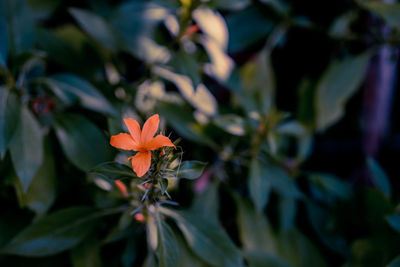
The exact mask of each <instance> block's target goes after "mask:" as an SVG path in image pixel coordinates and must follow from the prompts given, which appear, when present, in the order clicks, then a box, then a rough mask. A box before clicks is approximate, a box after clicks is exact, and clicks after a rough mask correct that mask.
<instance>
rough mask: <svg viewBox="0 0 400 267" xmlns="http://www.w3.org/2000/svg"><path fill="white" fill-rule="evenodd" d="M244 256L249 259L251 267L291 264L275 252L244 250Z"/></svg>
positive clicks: (283, 266)
mask: <svg viewBox="0 0 400 267" xmlns="http://www.w3.org/2000/svg"><path fill="white" fill-rule="evenodd" d="M244 257H245V258H246V259H247V262H248V263H249V267H264V266H270V267H290V266H291V265H290V264H289V263H288V262H286V261H284V260H282V259H280V258H278V257H277V256H275V255H273V254H269V253H266V252H264V251H257V250H252V251H246V252H244Z"/></svg>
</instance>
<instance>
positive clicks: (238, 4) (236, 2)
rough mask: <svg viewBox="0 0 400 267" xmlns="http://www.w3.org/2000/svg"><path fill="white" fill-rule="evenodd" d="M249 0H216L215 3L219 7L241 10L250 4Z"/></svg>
mask: <svg viewBox="0 0 400 267" xmlns="http://www.w3.org/2000/svg"><path fill="white" fill-rule="evenodd" d="M250 2H251V1H249V0H214V1H213V4H214V5H215V7H216V8H218V9H227V10H241V9H243V8H245V7H246V6H248V5H249V4H250Z"/></svg>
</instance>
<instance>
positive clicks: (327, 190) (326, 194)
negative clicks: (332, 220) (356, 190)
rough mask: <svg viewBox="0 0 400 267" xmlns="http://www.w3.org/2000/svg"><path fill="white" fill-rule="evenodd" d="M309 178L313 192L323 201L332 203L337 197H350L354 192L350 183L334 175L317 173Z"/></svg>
mask: <svg viewBox="0 0 400 267" xmlns="http://www.w3.org/2000/svg"><path fill="white" fill-rule="evenodd" d="M308 178H309V180H310V182H311V186H310V189H311V192H312V194H313V195H314V197H315V198H317V199H319V200H321V201H323V202H326V203H332V202H333V201H334V200H336V199H348V198H350V197H351V196H352V194H353V190H352V188H351V186H350V184H348V183H347V182H345V181H342V180H341V179H340V178H338V177H336V176H334V175H331V174H323V173H315V174H312V175H310V176H309V177H308Z"/></svg>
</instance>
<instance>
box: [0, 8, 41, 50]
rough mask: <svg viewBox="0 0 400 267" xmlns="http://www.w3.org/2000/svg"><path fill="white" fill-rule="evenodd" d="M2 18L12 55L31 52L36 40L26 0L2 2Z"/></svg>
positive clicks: (0, 10) (0, 13) (0, 14)
mask: <svg viewBox="0 0 400 267" xmlns="http://www.w3.org/2000/svg"><path fill="white" fill-rule="evenodd" d="M0 16H1V17H3V19H4V20H5V22H6V25H7V34H8V37H7V40H8V47H9V50H10V52H11V53H13V54H18V53H20V52H23V51H26V50H29V49H30V48H31V47H32V45H33V43H34V40H35V31H34V21H33V16H32V13H31V11H30V9H29V6H28V4H27V2H26V1H25V0H2V1H0Z"/></svg>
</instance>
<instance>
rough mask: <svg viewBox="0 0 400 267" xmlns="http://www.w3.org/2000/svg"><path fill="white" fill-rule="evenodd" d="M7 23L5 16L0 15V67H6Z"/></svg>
mask: <svg viewBox="0 0 400 267" xmlns="http://www.w3.org/2000/svg"><path fill="white" fill-rule="evenodd" d="M7 39H8V37H7V24H6V21H5V18H4V17H3V16H1V15H0V67H3V68H5V67H7V56H8V40H7Z"/></svg>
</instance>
